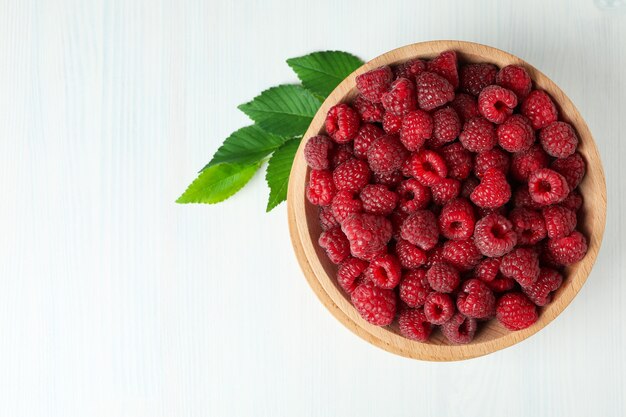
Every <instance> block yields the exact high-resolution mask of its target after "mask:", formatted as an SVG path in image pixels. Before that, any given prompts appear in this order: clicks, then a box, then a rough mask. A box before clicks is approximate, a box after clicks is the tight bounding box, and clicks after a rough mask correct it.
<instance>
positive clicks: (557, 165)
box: [550, 152, 586, 190]
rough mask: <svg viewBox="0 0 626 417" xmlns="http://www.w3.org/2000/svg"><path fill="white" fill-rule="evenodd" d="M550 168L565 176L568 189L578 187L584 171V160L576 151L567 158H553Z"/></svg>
mask: <svg viewBox="0 0 626 417" xmlns="http://www.w3.org/2000/svg"><path fill="white" fill-rule="evenodd" d="M550 168H551V169H552V170H554V171H556V172H558V173H559V174H561V175H563V176H564V177H565V180H566V181H567V185H569V188H570V190H573V189H574V188H576V187H578V185H579V184H580V182H581V181H582V180H583V178H584V177H585V172H586V167H585V160H584V159H583V157H582V155H581V154H579V153H578V152H576V153H574V154H573V155H570V156H568V157H567V158H562V159H557V160H555V161H554V162H552V165H550Z"/></svg>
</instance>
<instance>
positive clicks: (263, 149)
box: [202, 125, 289, 170]
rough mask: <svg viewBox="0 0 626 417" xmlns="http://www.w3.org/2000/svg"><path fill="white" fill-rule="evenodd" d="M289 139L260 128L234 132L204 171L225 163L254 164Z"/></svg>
mask: <svg viewBox="0 0 626 417" xmlns="http://www.w3.org/2000/svg"><path fill="white" fill-rule="evenodd" d="M287 139H289V138H284V137H281V136H276V135H273V134H271V133H268V132H266V131H264V130H263V129H261V128H259V127H258V126H254V125H252V126H247V127H244V128H241V129H239V130H237V131H235V132H233V133H232V134H231V135H230V136H229V137H227V138H226V140H225V141H224V143H223V144H222V146H220V147H219V149H218V150H217V152H215V155H213V159H211V162H209V163H208V164H207V165H206V166H205V167H204V168H202V169H203V170H205V169H207V168H208V167H212V166H214V165H217V164H221V163H224V162H227V163H231V164H253V163H255V162H259V161H260V160H261V159H263V158H265V157H266V156H267V155H269V154H271V153H272V152H274V151H275V150H276V149H278V148H279V147H280V145H282V144H283V143H285V141H286V140H287Z"/></svg>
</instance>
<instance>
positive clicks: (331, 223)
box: [319, 206, 339, 230]
mask: <svg viewBox="0 0 626 417" xmlns="http://www.w3.org/2000/svg"><path fill="white" fill-rule="evenodd" d="M319 218H320V225H321V226H322V230H328V229H332V228H333V227H335V226H339V222H338V221H337V219H335V216H333V211H332V209H331V208H330V207H328V206H326V207H320V213H319Z"/></svg>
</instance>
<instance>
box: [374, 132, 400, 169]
mask: <svg viewBox="0 0 626 417" xmlns="http://www.w3.org/2000/svg"><path fill="white" fill-rule="evenodd" d="M407 156H408V152H407V150H406V149H405V148H404V146H402V144H401V143H400V140H399V139H398V136H397V135H387V136H382V137H380V138H378V139H376V140H375V141H374V143H372V145H371V146H370V148H369V149H368V151H367V162H368V163H369V165H370V168H371V169H372V171H374V172H377V173H379V174H390V173H392V172H393V171H396V170H398V169H400V168H401V167H402V164H404V161H405V159H406V158H407Z"/></svg>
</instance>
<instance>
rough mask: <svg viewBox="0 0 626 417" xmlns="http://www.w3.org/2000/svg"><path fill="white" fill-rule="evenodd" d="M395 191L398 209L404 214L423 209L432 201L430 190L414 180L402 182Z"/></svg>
mask: <svg viewBox="0 0 626 417" xmlns="http://www.w3.org/2000/svg"><path fill="white" fill-rule="evenodd" d="M396 191H397V193H398V195H399V197H400V203H399V204H398V207H399V208H400V210H401V211H403V212H405V213H413V212H414V211H416V210H420V209H425V208H426V207H428V205H429V204H430V201H431V199H432V198H431V197H432V196H431V192H430V188H428V187H426V186H425V185H422V184H421V183H420V182H419V181H418V180H416V179H415V178H410V179H408V180H404V181H402V183H401V184H400V186H398V189H397V190H396Z"/></svg>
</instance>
